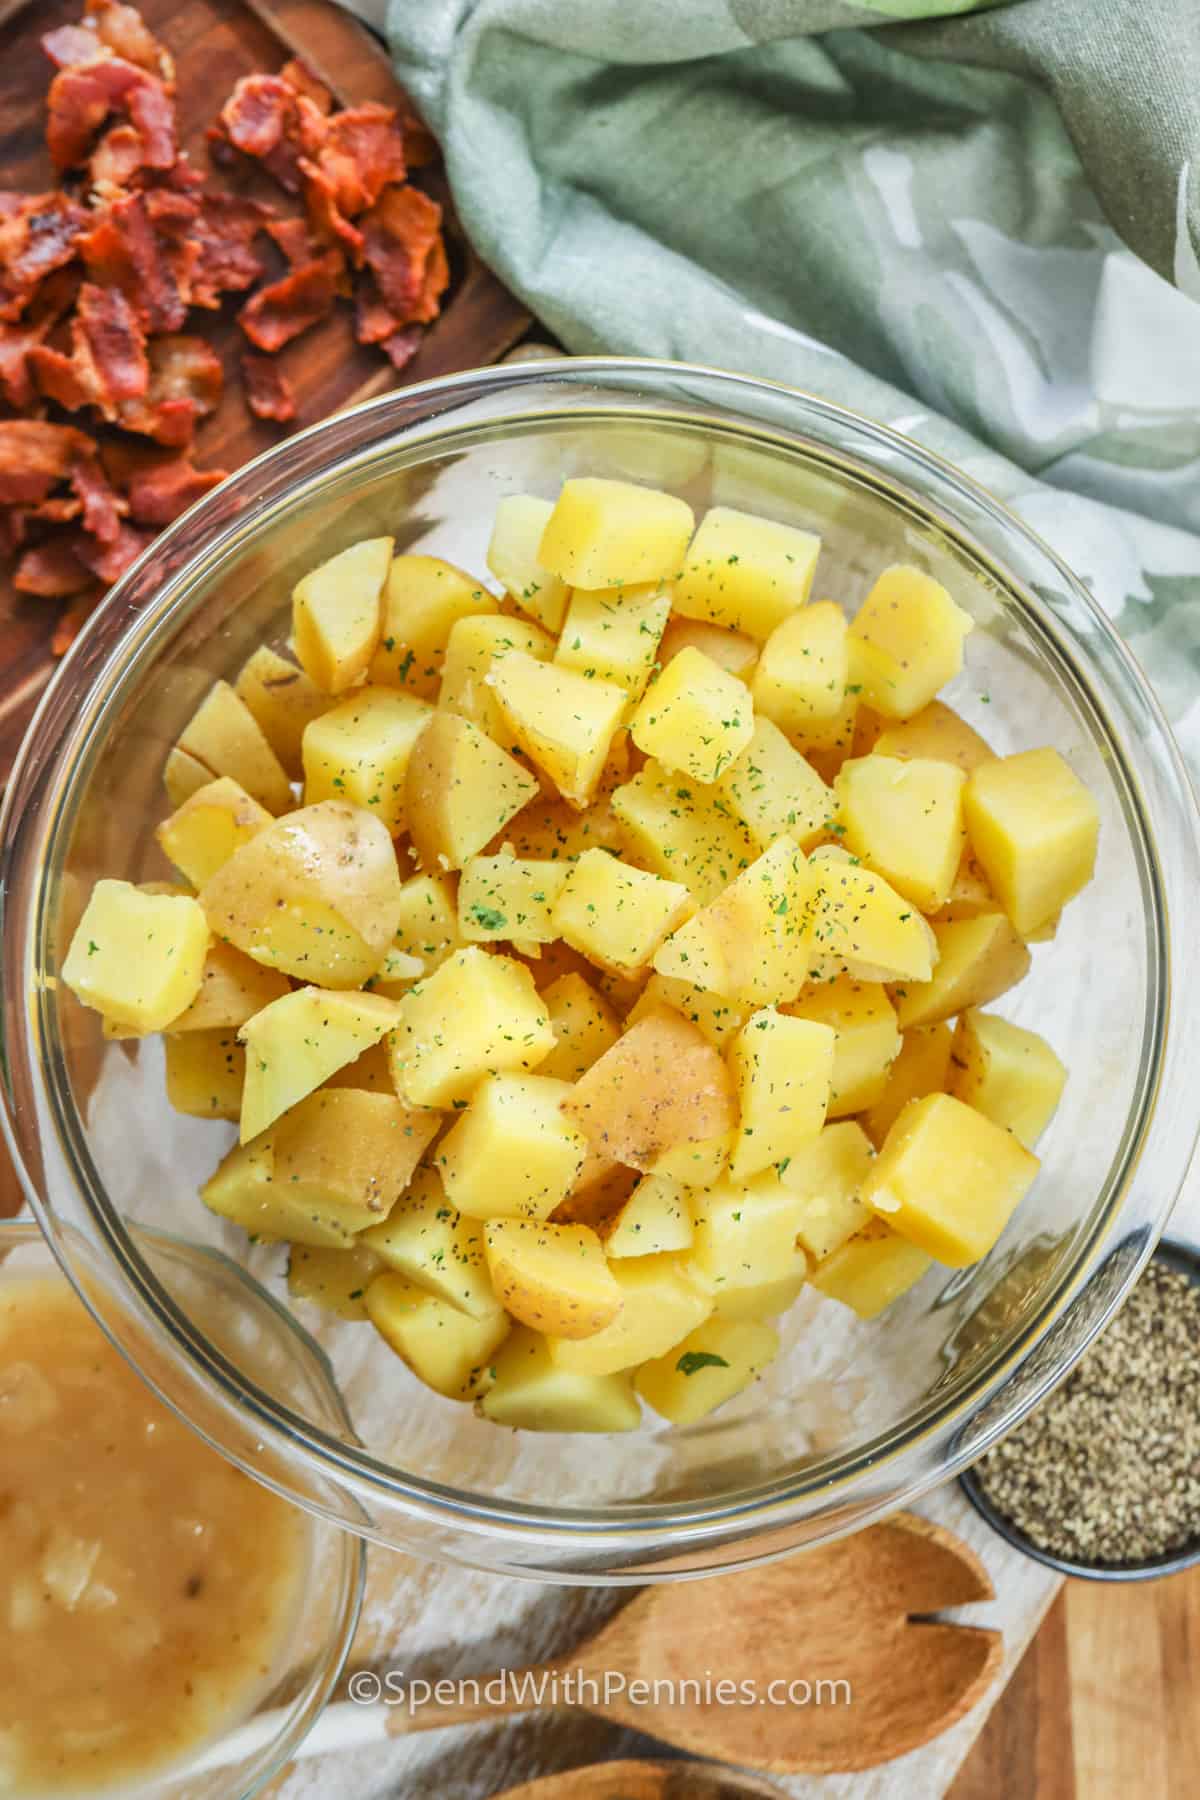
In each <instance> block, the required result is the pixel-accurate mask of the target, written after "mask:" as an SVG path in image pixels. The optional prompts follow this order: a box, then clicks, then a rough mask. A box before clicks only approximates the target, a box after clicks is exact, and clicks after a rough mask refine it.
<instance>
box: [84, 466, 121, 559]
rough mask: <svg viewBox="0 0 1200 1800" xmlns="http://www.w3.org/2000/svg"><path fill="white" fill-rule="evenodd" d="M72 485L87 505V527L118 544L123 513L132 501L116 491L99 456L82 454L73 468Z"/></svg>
mask: <svg viewBox="0 0 1200 1800" xmlns="http://www.w3.org/2000/svg"><path fill="white" fill-rule="evenodd" d="M71 486H72V487H73V488H74V489H75V492H76V493H77V494H78V495H79V499H80V502H81V504H82V508H83V529H84V530H85V531H90V532H91V534H92V536H93V537H94V538H98V539H99V541H100V542H101V543H102V544H114V543H115V542H116V540H117V538H118V536H119V535H120V531H121V515H122V513H126V512H128V511H129V504H128V502H127V501H125V500H123V499H122V498H121V496H120V495H119V494H118V493H117V492H116V490H115V489H114V488H113V486H112V485H111V483H110V482H109V479H108V476H107V475H106V474H105V473H104V470H103V468H102V467H101V465H100V462H99V461H98V459H97V458H96V457H95V456H86V457H85V456H81V457H79V458H78V459H77V461H76V463H75V465H74V467H73V468H72V470H71Z"/></svg>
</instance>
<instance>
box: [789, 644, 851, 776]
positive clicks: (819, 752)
mask: <svg viewBox="0 0 1200 1800" xmlns="http://www.w3.org/2000/svg"><path fill="white" fill-rule="evenodd" d="M848 644H849V639H847V645H848ZM861 692H862V688H861V686H860V685H859V683H858V682H856V681H852V682H850V683H849V684H848V686H847V687H846V690H845V692H844V693H843V695H842V704H841V706H840V707H839V708H838V710H837V711H836V712H834V713H830V714H829V716H828V717H827V718H824V719H818V718H812V719H809V720H808V722H807V724H806V725H805V726H804V728H803V730H800V731H793V732H792V734H791V738H792V742H793V744H795V746H796V748H797V750H799V751H801V752H802V753H803V754H804V756H805V757H807V759H808V761H809V762H810V763H811V764H812V766H813V768H814V769H815V770H816V772H817V774H818V775H819V776H820V777H821V780H822V781H824V782H826V783H828V782H831V781H832V780H833V778H834V776H835V775H836V774H837V772H838V770H839V769H840V768H841V766H842V764H843V763H844V762H845V760H846V758H847V757H848V756H857V755H858V749H859V746H858V738H859V735H860V734H859V729H858V722H859V714H860V712H861V710H862V708H861V706H860V704H859V698H858V697H859V695H860V694H861Z"/></svg>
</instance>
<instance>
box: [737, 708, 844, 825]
mask: <svg viewBox="0 0 1200 1800" xmlns="http://www.w3.org/2000/svg"><path fill="white" fill-rule="evenodd" d="M716 788H717V792H718V794H719V795H720V796H721V799H722V800H723V801H724V802H725V803H726V805H727V806H728V807H729V808H730V810H731V811H732V812H733V814H734V817H735V818H737V819H738V820H739V821H740V822H741V823H742V824H743V825H744V826H745V827H746V829H747V831H748V832H749V833H750V834H751V836H752V837H753V838H754V840H755V844H756V846H757V848H758V849H759V850H766V849H768V848H769V847H770V845H772V844H773V843H774V842H775V840H776V838H777V837H781V836H782V835H783V834H784V833H785V832H786V833H787V835H788V836H789V837H792V838H794V839H795V840H796V842H797V843H798V844H799V846H800V848H801V849H802V850H809V849H811V848H812V846H813V845H814V844H815V843H816V842H817V840H818V839H819V838H821V837H823V836H824V835H825V834H826V833H827V832H828V831H829V829H830V827H831V826H832V824H833V823H834V821H835V819H836V818H837V802H836V801H835V799H834V797H833V794H832V793H831V792H830V790H829V789H828V788H827V787H826V786H825V783H824V782H823V781H822V780H821V777H820V776H819V775H818V774H817V772H816V770H815V769H814V768H812V767H811V766H810V764H809V763H807V762H806V761H805V759H804V757H802V756H801V754H800V752H799V751H798V750H796V749H793V747H792V745H791V744H790V743H789V742H788V740H787V738H786V737H785V736H784V735H783V732H782V731H780V729H779V727H778V726H777V725H773V724H772V723H771V721H770V719H757V718H756V719H755V721H754V736H753V737H752V738H751V739H750V742H749V743H748V744H747V745H746V748H745V749H744V750H743V751H742V753H741V755H740V756H738V757H735V758H734V760H733V762H732V763H730V765H729V767H728V768H727V769H726V770H725V771H724V773H723V774H722V775H721V777H720V780H719V781H718V782H717V783H716Z"/></svg>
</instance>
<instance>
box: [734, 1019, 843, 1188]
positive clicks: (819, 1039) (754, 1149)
mask: <svg viewBox="0 0 1200 1800" xmlns="http://www.w3.org/2000/svg"><path fill="white" fill-rule="evenodd" d="M835 1042H836V1033H835V1032H834V1031H833V1030H832V1029H831V1028H830V1027H829V1026H828V1025H823V1024H817V1023H814V1022H813V1021H811V1020H809V1019H793V1018H788V1017H787V1016H786V1015H785V1014H783V1013H780V1012H777V1011H776V1010H775V1008H774V1007H773V1006H767V1007H764V1008H763V1009H762V1011H761V1012H756V1013H752V1014H751V1015H750V1018H749V1019H748V1021H747V1022H746V1024H745V1026H744V1027H743V1029H742V1030H741V1031H740V1032H739V1033H738V1035H737V1037H736V1038H735V1039H734V1040H733V1044H732V1046H731V1048H730V1051H729V1062H730V1068H731V1070H732V1073H733V1078H734V1081H735V1082H736V1083H737V1091H738V1104H739V1107H740V1111H741V1122H740V1125H739V1127H738V1134H737V1137H736V1139H735V1140H734V1147H733V1154H732V1156H731V1157H730V1160H729V1174H730V1178H731V1179H732V1180H733V1181H736V1182H744V1181H748V1180H749V1178H750V1177H751V1176H752V1175H757V1174H758V1173H759V1171H760V1170H762V1169H766V1168H769V1167H770V1166H771V1164H772V1163H778V1162H782V1161H783V1160H784V1159H785V1158H786V1157H789V1156H794V1155H795V1154H796V1153H797V1151H799V1150H800V1149H802V1148H803V1146H804V1144H805V1143H806V1142H807V1140H808V1139H809V1138H813V1137H816V1135H817V1133H818V1132H819V1131H820V1130H821V1127H822V1126H823V1125H824V1123H825V1109H826V1107H827V1106H828V1104H829V1083H830V1076H831V1074H832V1072H833V1056H834V1044H835Z"/></svg>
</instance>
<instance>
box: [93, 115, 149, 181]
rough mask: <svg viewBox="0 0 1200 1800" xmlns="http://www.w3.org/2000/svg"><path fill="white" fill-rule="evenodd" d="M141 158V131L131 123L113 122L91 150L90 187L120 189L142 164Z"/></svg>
mask: <svg viewBox="0 0 1200 1800" xmlns="http://www.w3.org/2000/svg"><path fill="white" fill-rule="evenodd" d="M145 160H146V146H145V143H144V142H143V139H142V134H141V132H140V131H135V130H134V128H133V126H132V125H113V126H112V127H111V128H110V129H109V130H108V131H106V132H105V134H104V136H103V137H102V138H101V139H100V142H99V143H98V144H97V145H96V148H95V149H94V150H93V151H92V156H91V161H90V162H89V163H88V176H89V178H90V180H91V184H92V186H93V187H94V188H123V187H125V186H127V184H128V183H129V182H130V181H132V179H133V177H134V176H135V175H136V174H137V172H138V170H139V169H140V168H143V167H144V166H145Z"/></svg>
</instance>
